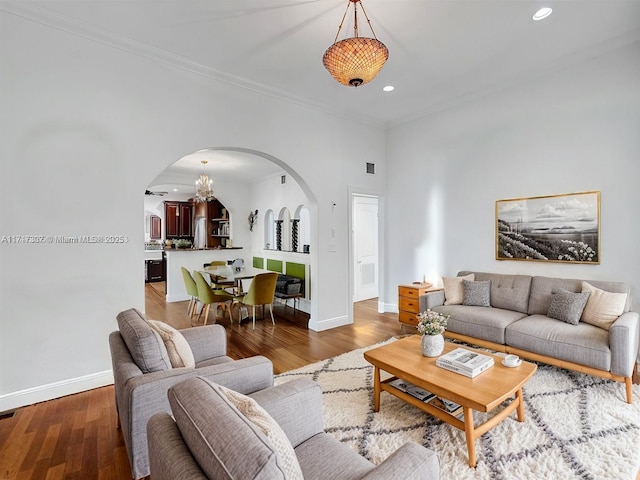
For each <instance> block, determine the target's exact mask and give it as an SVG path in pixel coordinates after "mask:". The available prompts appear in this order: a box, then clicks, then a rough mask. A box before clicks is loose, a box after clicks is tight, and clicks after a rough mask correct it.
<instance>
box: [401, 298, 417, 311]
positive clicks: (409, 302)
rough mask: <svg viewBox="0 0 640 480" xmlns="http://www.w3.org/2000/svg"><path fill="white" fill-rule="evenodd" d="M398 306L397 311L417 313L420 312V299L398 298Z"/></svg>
mask: <svg viewBox="0 0 640 480" xmlns="http://www.w3.org/2000/svg"><path fill="white" fill-rule="evenodd" d="M399 300H400V304H399V305H398V310H400V311H402V310H405V311H407V312H413V313H418V312H420V299H418V298H407V297H400V298H399Z"/></svg>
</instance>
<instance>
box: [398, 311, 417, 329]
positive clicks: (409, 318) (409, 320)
mask: <svg viewBox="0 0 640 480" xmlns="http://www.w3.org/2000/svg"><path fill="white" fill-rule="evenodd" d="M398 320H399V321H401V322H402V323H406V324H407V325H413V326H416V325H418V317H416V314H415V313H411V312H399V313H398Z"/></svg>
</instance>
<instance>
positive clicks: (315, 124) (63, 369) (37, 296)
mask: <svg viewBox="0 0 640 480" xmlns="http://www.w3.org/2000/svg"><path fill="white" fill-rule="evenodd" d="M0 22H1V24H2V33H3V35H2V37H3V41H2V42H0V65H2V90H1V92H0V93H1V95H2V97H1V99H0V100H1V102H2V108H0V112H1V113H0V131H1V132H2V136H3V139H2V142H0V148H1V149H2V150H1V151H0V153H1V156H2V159H3V161H2V165H1V166H0V168H1V170H0V173H1V175H0V178H1V179H2V180H1V181H2V189H1V196H2V197H1V199H2V201H1V202H0V203H1V205H0V229H1V232H0V236H7V237H11V236H15V235H28V234H30V235H122V236H125V237H127V239H128V242H127V243H118V244H113V243H109V244H104V243H97V244H64V245H62V244H49V243H45V244H24V243H22V244H7V243H3V244H0V262H1V273H0V278H1V283H0V287H1V290H0V292H1V297H0V311H1V312H2V315H3V318H2V322H1V331H0V411H2V410H5V409H8V408H11V407H14V406H18V405H24V404H28V403H33V402H34V401H39V400H44V399H48V398H53V397H54V396H56V395H61V394H65V393H71V392H74V391H80V390H84V389H86V388H89V387H91V386H97V385H100V384H105V383H108V382H109V373H110V368H111V363H110V356H109V350H108V344H107V336H108V334H109V332H111V331H112V330H114V329H116V321H115V318H116V315H117V313H118V312H119V311H121V310H124V309H127V308H130V307H136V308H139V309H144V279H143V272H142V268H141V265H142V264H143V258H144V256H143V255H144V253H143V248H142V245H143V241H144V225H143V222H142V221H141V216H142V215H141V212H142V211H143V209H144V190H145V189H146V188H147V187H148V186H149V184H150V182H151V181H152V180H153V179H154V178H155V177H156V176H157V175H158V174H160V173H161V172H162V171H163V170H164V169H165V168H166V167H167V166H169V165H170V164H172V163H173V162H174V161H175V160H176V159H178V158H181V157H182V156H184V155H185V154H188V153H191V152H194V151H196V150H198V149H201V148H208V147H215V146H223V147H239V148H247V149H251V150H255V151H257V152H264V153H265V154H267V155H271V156H273V157H274V158H277V159H280V160H281V161H282V162H284V163H285V164H287V165H288V168H289V174H295V175H298V176H299V177H300V178H301V179H303V180H304V181H306V185H307V187H308V189H309V192H310V193H311V195H312V197H313V199H314V201H315V202H316V203H315V205H313V206H311V207H312V208H311V209H312V218H315V219H317V220H316V221H317V224H316V226H315V228H314V229H313V231H312V236H314V238H313V241H312V243H313V244H314V245H318V248H315V249H314V250H313V251H312V258H313V262H314V264H315V265H317V267H315V268H314V271H313V274H314V277H315V278H317V279H318V280H317V281H314V282H313V283H312V288H313V292H312V295H313V298H314V301H313V306H312V312H311V317H312V324H313V325H314V326H315V327H316V328H318V329H322V328H324V327H323V326H327V325H333V324H339V323H341V322H342V323H344V322H345V321H347V307H348V299H347V293H346V292H347V291H348V288H347V277H348V270H347V269H348V262H347V258H346V257H347V240H348V235H347V231H346V227H340V228H339V229H338V231H337V238H336V242H337V243H338V249H337V252H335V253H329V252H327V248H326V245H327V244H328V242H329V232H330V226H331V223H332V217H331V215H332V213H331V209H330V202H332V201H335V200H336V199H339V198H344V199H346V197H347V185H349V184H362V185H365V186H368V187H370V188H377V189H379V190H382V185H383V179H381V178H380V177H378V176H374V177H371V176H369V177H367V176H366V174H365V173H364V162H365V161H374V162H375V163H378V164H382V163H383V162H384V134H383V132H382V131H380V130H379V129H376V128H372V127H370V126H361V125H359V124H356V123H354V122H352V121H349V120H346V119H342V118H335V117H331V116H329V115H326V114H323V113H321V112H318V111H315V110H310V109H306V108H303V107H301V106H299V105H296V104H293V103H288V102H285V101H280V100H278V99H275V98H272V97H268V96H261V95H259V94H257V93H255V92H252V91H249V90H246V89H242V88H237V87H234V86H231V85H229V84H227V83H223V82H217V81H214V80H212V79H211V78H208V77H206V76H204V75H201V74H197V73H192V72H189V71H185V70H183V69H178V68H174V67H171V66H168V65H165V64H162V63H159V62H155V61H153V60H150V59H149V58H147V57H145V56H144V55H137V54H134V53H129V52H126V51H124V50H122V49H118V48H113V47H110V46H108V45H105V44H102V43H98V42H94V41H92V40H88V39H86V38H82V37H79V36H75V35H72V34H69V33H67V32H65V31H63V30H61V29H57V28H51V27H48V26H46V25H44V24H42V23H36V22H32V21H29V20H27V19H24V18H20V17H18V16H14V15H11V14H8V13H6V12H0ZM327 139H330V141H327ZM318 165H322V169H319V168H318ZM361 172H362V173H361ZM221 201H223V203H226V202H225V200H224V199H223V198H222V197H221ZM244 207H246V208H244ZM244 207H243V208H240V209H239V212H240V213H239V214H240V215H241V217H242V216H243V215H246V214H247V213H248V208H249V207H250V205H248V204H247V205H246V206H244ZM230 210H231V211H232V213H233V214H235V213H236V212H235V211H234V210H233V209H232V207H231V206H230ZM335 217H336V219H335V222H336V224H340V225H346V218H347V205H346V202H345V203H344V204H340V203H339V206H338V208H337V209H336V212H335ZM239 224H242V225H244V227H243V228H246V230H247V232H248V226H246V222H243V221H241V222H239ZM236 233H237V232H235V231H234V242H235V238H236ZM247 240H248V238H247Z"/></svg>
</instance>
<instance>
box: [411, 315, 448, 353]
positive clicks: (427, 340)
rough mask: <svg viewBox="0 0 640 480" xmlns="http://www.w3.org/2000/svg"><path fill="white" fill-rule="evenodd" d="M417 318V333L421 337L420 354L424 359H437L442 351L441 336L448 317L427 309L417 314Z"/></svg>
mask: <svg viewBox="0 0 640 480" xmlns="http://www.w3.org/2000/svg"><path fill="white" fill-rule="evenodd" d="M416 317H418V325H417V327H416V328H417V329H418V333H419V334H420V335H422V343H421V346H422V354H423V355H424V356H425V357H437V356H438V355H440V354H441V353H442V350H444V337H443V336H442V334H443V333H444V331H445V330H446V328H447V320H449V315H445V314H443V313H438V312H434V311H433V310H431V309H429V310H427V311H426V312H422V313H419V314H418V315H416Z"/></svg>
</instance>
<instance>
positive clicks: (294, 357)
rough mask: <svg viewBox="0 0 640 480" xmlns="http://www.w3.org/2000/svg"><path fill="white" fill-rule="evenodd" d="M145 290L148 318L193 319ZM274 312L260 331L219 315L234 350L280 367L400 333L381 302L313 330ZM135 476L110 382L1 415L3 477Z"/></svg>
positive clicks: (119, 479) (184, 323)
mask: <svg viewBox="0 0 640 480" xmlns="http://www.w3.org/2000/svg"><path fill="white" fill-rule="evenodd" d="M145 293H146V306H145V308H146V313H147V316H148V317H149V318H154V319H157V320H163V321H165V322H167V323H169V324H171V325H173V326H175V327H176V328H184V327H188V326H189V325H190V321H189V319H188V318H187V314H186V312H187V302H178V303H171V304H165V302H164V296H163V285H162V284H159V283H158V284H147V285H146V287H145ZM212 314H213V310H212V312H211V314H210V315H212ZM236 315H237V313H236ZM274 316H275V317H276V318H275V320H276V325H275V327H274V326H273V325H272V324H271V319H270V317H269V316H268V314H267V319H265V320H257V321H256V329H255V331H254V330H252V328H251V322H250V321H249V322H247V321H246V320H245V321H244V322H243V323H242V324H241V325H238V322H237V318H234V323H233V324H230V323H229V319H228V317H226V316H225V317H224V318H219V319H218V323H220V324H222V325H224V326H225V327H226V328H227V335H228V350H229V356H231V357H233V358H236V359H239V358H245V357H250V356H253V355H257V354H260V355H264V356H266V357H268V358H269V359H271V361H272V362H273V364H274V370H275V372H276V373H280V372H284V371H287V370H291V369H294V368H298V367H301V366H304V365H307V364H309V363H313V362H315V361H318V360H323V359H325V358H330V357H332V356H335V355H339V354H341V353H344V352H348V351H350V350H353V349H356V348H359V347H364V346H367V345H371V344H374V343H376V342H378V341H382V340H385V339H387V338H389V337H391V336H393V335H397V334H400V333H402V332H401V330H400V327H399V324H398V320H397V315H396V314H391V313H386V314H379V313H378V312H377V300H368V301H365V302H359V303H357V304H356V305H355V321H354V324H353V325H348V326H345V327H339V328H335V329H332V330H328V331H325V332H313V331H310V330H308V329H307V328H306V322H307V320H308V316H307V315H306V314H304V313H302V312H296V314H295V315H294V313H293V308H291V307H290V306H289V307H286V308H285V307H284V306H276V307H274ZM210 322H211V319H210ZM105 342H107V339H106V338H105ZM130 478H131V470H130V468H129V460H128V458H127V453H126V450H125V447H124V441H123V439H122V434H121V432H120V430H119V429H118V428H117V427H116V411H115V403H114V391H113V386H108V387H103V388H98V389H95V390H90V391H88V392H83V393H78V394H76V395H70V396H67V397H63V398H60V399H56V400H51V401H48V402H43V403H38V404H35V405H31V406H27V407H23V408H19V409H17V410H16V411H15V413H14V414H13V415H7V416H3V417H1V418H0V479H2V480H5V479H12V480H13V479H25V480H27V479H30V480H32V479H33V480H39V479H46V480H56V479H69V480H75V479H78V480H79V479H83V480H84V479H100V480H127V479H130Z"/></svg>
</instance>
